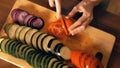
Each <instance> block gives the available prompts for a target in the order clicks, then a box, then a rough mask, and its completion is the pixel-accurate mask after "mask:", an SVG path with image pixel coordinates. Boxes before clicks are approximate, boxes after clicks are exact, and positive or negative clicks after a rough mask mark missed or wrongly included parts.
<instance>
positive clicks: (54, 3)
mask: <svg viewBox="0 0 120 68" xmlns="http://www.w3.org/2000/svg"><path fill="white" fill-rule="evenodd" d="M48 1H49V5H50V7H56V12H57V15H56V17H57V19H59V18H60V17H61V16H62V15H61V2H60V0H48Z"/></svg>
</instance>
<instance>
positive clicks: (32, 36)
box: [5, 24, 71, 60]
mask: <svg viewBox="0 0 120 68" xmlns="http://www.w3.org/2000/svg"><path fill="white" fill-rule="evenodd" d="M5 32H6V34H7V35H8V37H9V38H10V39H13V40H18V41H21V42H22V43H24V44H27V45H30V46H32V47H34V48H35V49H36V50H41V51H44V52H47V53H52V54H56V55H57V56H59V57H62V58H63V59H65V60H69V59H70V54H71V50H70V49H69V48H68V47H66V46H64V45H63V44H62V43H61V42H60V41H59V40H57V39H56V38H54V37H53V36H50V35H48V34H46V33H43V32H40V31H38V30H37V29H32V28H30V27H26V26H19V25H17V24H7V25H6V26H5Z"/></svg>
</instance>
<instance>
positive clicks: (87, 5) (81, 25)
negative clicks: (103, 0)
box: [66, 0, 98, 35]
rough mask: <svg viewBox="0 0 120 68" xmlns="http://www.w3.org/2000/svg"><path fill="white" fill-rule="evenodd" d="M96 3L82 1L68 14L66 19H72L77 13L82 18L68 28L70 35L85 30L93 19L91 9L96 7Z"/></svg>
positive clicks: (86, 0)
mask: <svg viewBox="0 0 120 68" xmlns="http://www.w3.org/2000/svg"><path fill="white" fill-rule="evenodd" d="M96 3H98V2H91V1H90V0H82V1H81V2H80V3H78V4H77V5H76V6H75V7H74V8H73V9H72V11H71V12H70V13H69V14H68V16H67V17H66V18H71V17H73V16H74V15H75V14H76V13H77V12H80V13H83V14H82V16H81V17H80V18H79V19H78V20H77V21H75V22H74V23H73V24H72V25H71V26H70V27H69V29H68V30H69V32H70V34H71V35H75V34H77V33H79V32H82V31H84V30H85V28H86V26H87V25H88V24H89V23H90V22H91V21H92V19H93V8H94V6H95V5H96Z"/></svg>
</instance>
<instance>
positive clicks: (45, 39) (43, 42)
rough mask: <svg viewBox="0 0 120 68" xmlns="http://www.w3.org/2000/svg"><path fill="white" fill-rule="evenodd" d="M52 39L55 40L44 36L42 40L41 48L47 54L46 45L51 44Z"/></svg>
mask: <svg viewBox="0 0 120 68" xmlns="http://www.w3.org/2000/svg"><path fill="white" fill-rule="evenodd" d="M53 39H55V38H54V37H53V36H49V35H46V37H45V38H44V39H43V41H42V46H43V49H44V50H45V51H46V52H49V50H48V45H49V42H51V41H50V40H53Z"/></svg>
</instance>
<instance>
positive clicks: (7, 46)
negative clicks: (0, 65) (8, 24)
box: [5, 39, 13, 54]
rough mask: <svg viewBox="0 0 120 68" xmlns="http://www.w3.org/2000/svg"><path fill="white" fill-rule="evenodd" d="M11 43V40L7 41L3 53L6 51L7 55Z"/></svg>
mask: <svg viewBox="0 0 120 68" xmlns="http://www.w3.org/2000/svg"><path fill="white" fill-rule="evenodd" d="M12 42H13V40H11V39H9V41H8V42H7V43H6V45H5V51H6V53H8V54H9V50H10V49H9V46H10V45H11V44H12Z"/></svg>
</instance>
